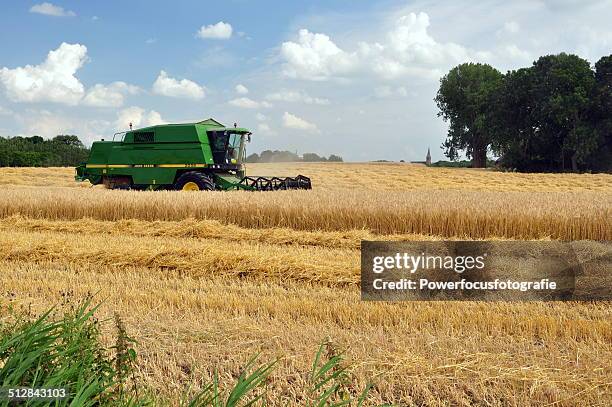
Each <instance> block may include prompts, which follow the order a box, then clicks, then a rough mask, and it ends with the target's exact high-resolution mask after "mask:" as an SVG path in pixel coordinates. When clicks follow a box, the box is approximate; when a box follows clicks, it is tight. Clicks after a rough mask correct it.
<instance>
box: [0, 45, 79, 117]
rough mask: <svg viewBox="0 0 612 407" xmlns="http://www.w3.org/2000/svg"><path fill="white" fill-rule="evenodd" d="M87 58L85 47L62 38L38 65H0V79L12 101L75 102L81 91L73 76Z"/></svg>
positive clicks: (68, 103) (77, 81)
mask: <svg viewBox="0 0 612 407" xmlns="http://www.w3.org/2000/svg"><path fill="white" fill-rule="evenodd" d="M86 60H87V47H86V46H85V45H81V44H67V43H65V42H63V43H62V44H61V45H60V46H59V48H57V49H56V50H53V51H49V54H48V55H47V59H46V60H45V62H43V63H42V64H40V65H26V66H24V67H18V68H15V69H9V68H6V67H4V68H2V69H0V83H1V84H2V85H3V87H4V89H5V91H6V95H7V96H8V98H9V99H11V100H13V101H15V102H44V101H49V102H57V103H64V104H67V105H76V104H77V103H78V102H79V101H80V100H81V98H82V97H83V94H84V92H85V90H84V87H83V84H82V83H81V82H80V81H79V80H78V79H77V78H76V77H75V76H74V74H75V73H76V71H77V70H78V69H79V68H81V67H82V66H83V64H84V63H85V61H86Z"/></svg>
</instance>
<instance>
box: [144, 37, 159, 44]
mask: <svg viewBox="0 0 612 407" xmlns="http://www.w3.org/2000/svg"><path fill="white" fill-rule="evenodd" d="M156 42H157V38H147V39H146V41H145V44H147V45H151V44H155V43H156Z"/></svg>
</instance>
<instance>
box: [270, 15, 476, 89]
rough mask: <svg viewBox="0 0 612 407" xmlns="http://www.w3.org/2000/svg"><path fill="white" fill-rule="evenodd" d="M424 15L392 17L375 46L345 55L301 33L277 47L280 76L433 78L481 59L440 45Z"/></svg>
mask: <svg viewBox="0 0 612 407" xmlns="http://www.w3.org/2000/svg"><path fill="white" fill-rule="evenodd" d="M429 25H430V22H429V16H428V15H427V14H426V13H422V12H421V13H418V14H416V13H409V14H407V15H403V16H400V17H399V18H396V19H395V20H394V21H393V23H392V24H391V28H390V30H389V31H388V32H387V33H386V35H385V37H384V39H383V41H381V42H363V41H362V42H359V43H358V44H357V45H356V47H355V50H353V51H346V50H343V49H341V48H340V47H338V46H337V45H336V44H335V43H334V42H333V41H332V39H331V38H330V37H329V36H327V35H325V34H320V33H311V32H310V31H308V30H305V29H301V30H300V31H299V33H298V39H297V42H293V41H287V42H284V43H283V44H282V46H281V57H282V58H283V59H284V65H283V72H284V74H285V75H286V76H289V77H293V78H300V79H307V80H315V81H316V80H327V79H330V78H332V77H344V76H348V75H351V74H355V73H357V72H368V73H370V74H374V75H376V76H378V77H381V78H384V79H394V78H397V77H400V76H406V75H414V76H420V77H430V78H437V77H439V75H440V73H441V72H443V70H445V69H447V68H448V67H450V66H452V65H454V64H457V63H461V62H466V61H468V60H472V59H474V58H479V57H483V56H486V55H484V54H480V53H478V52H474V51H471V50H468V49H467V48H465V47H463V46H461V45H458V44H455V43H452V42H448V43H440V42H438V41H436V40H435V39H434V38H433V37H432V36H431V35H430V34H429V33H428V27H429Z"/></svg>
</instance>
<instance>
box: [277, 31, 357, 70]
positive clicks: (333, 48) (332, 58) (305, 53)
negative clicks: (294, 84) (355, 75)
mask: <svg viewBox="0 0 612 407" xmlns="http://www.w3.org/2000/svg"><path fill="white" fill-rule="evenodd" d="M281 55H282V57H283V58H284V59H285V61H286V63H285V65H284V69H283V71H284V73H285V75H287V76H289V77H292V78H301V79H309V80H326V79H329V78H330V77H332V76H336V75H340V76H341V75H344V74H347V73H349V72H351V71H353V70H354V69H355V68H356V66H357V63H358V61H357V60H356V56H355V55H354V54H349V53H347V52H345V51H343V50H342V49H340V48H339V47H338V46H337V45H336V44H335V43H334V42H333V41H332V40H331V39H330V38H329V36H327V35H325V34H318V33H311V32H310V31H308V30H306V29H301V30H300V31H299V33H298V41H297V42H292V41H287V42H284V43H283V44H282V45H281Z"/></svg>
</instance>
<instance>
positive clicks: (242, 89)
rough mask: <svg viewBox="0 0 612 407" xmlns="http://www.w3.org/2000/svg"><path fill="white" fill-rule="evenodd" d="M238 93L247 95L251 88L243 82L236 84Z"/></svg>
mask: <svg viewBox="0 0 612 407" xmlns="http://www.w3.org/2000/svg"><path fill="white" fill-rule="evenodd" d="M236 93H237V94H239V95H246V94H247V93H249V88H247V87H246V86H244V85H242V84H238V85H236Z"/></svg>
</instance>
